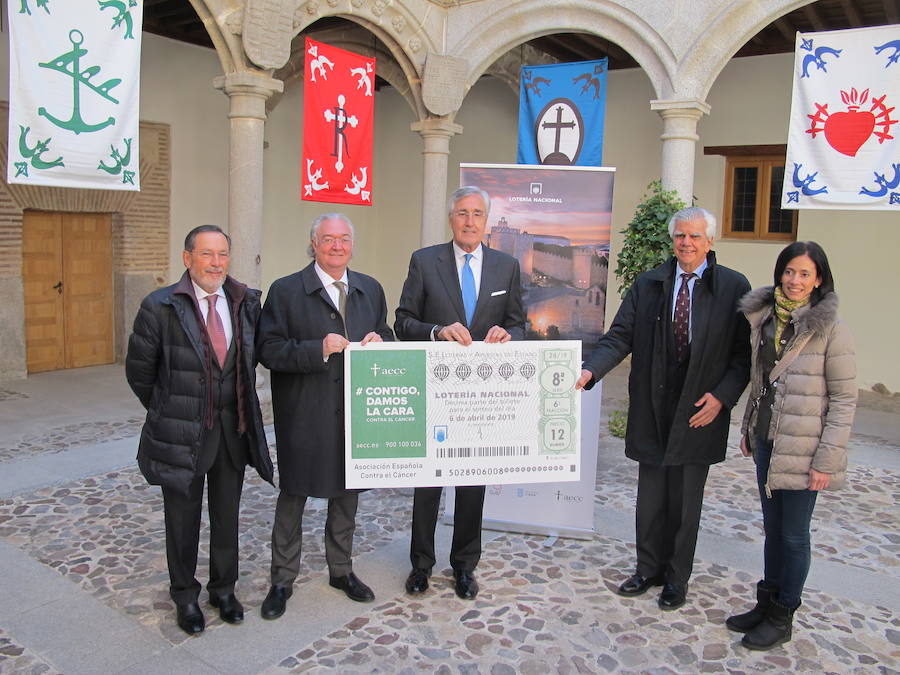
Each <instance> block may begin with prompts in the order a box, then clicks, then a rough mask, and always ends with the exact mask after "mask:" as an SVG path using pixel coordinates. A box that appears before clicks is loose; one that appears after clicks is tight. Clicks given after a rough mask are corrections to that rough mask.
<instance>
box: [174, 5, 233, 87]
mask: <svg viewBox="0 0 900 675" xmlns="http://www.w3.org/2000/svg"><path fill="white" fill-rule="evenodd" d="M188 2H190V3H191V6H192V7H193V8H194V11H195V12H197V16H198V17H200V20H201V21H202V22H203V26H204V27H205V28H206V32H207V33H208V34H209V37H210V39H211V40H212V43H213V48H214V49H215V50H216V55H217V56H218V57H219V63H220V64H221V65H222V72H223V73H224V74H226V75H227V74H228V73H233V72H234V71H235V70H238V68H239V64H240V65H243V66H246V62H247V61H246V58H245V57H244V50H243V48H242V45H241V42H240V39H238V37H237V36H236V35H235V34H233V33H232V34H227V32H226V31H223V30H222V28H223V27H222V26H221V25H220V24H219V21H218V20H217V19H216V16H218V15H227V14H228V11H227V10H225V9H224V8H220V7H217V6H218V5H221V2H220V0H188ZM210 5H213V7H210ZM231 14H232V15H234V14H240V11H239V10H237V9H234V10H233V11H232V12H231Z"/></svg>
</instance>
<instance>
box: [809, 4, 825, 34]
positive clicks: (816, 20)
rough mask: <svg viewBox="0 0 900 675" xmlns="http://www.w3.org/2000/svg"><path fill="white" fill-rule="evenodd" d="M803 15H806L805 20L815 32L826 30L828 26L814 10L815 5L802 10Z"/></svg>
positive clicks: (817, 11)
mask: <svg viewBox="0 0 900 675" xmlns="http://www.w3.org/2000/svg"><path fill="white" fill-rule="evenodd" d="M803 13H804V14H806V18H807V19H809V22H810V23H811V24H812V27H813V28H814V29H815V30H816V31H823V30H827V29H828V26H827V25H826V24H825V22H824V21H823V20H822V15H821V14H819V10H817V9H816V8H815V3H813V4H812V5H806V6H805V7H804V8H803Z"/></svg>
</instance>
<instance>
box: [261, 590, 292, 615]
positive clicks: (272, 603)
mask: <svg viewBox="0 0 900 675" xmlns="http://www.w3.org/2000/svg"><path fill="white" fill-rule="evenodd" d="M293 594H294V587H293V586H279V585H278V584H273V585H272V586H271V587H270V588H269V594H268V595H267V596H266V599H265V600H263V604H262V607H261V608H260V610H259V613H260V614H261V615H262V618H264V619H268V620H269V621H271V620H272V619H277V618H278V617H279V616H281V615H282V614H284V610H285V607H287V601H288V598H289V597H291V596H292V595H293Z"/></svg>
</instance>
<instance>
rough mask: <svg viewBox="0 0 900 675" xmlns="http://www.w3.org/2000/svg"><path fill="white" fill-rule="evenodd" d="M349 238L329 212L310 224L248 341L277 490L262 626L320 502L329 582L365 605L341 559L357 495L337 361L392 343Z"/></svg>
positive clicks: (293, 574) (281, 598) (277, 607)
mask: <svg viewBox="0 0 900 675" xmlns="http://www.w3.org/2000/svg"><path fill="white" fill-rule="evenodd" d="M353 237H354V230H353V225H352V224H351V223H350V220H349V219H348V218H347V217H346V216H344V215H342V214H339V213H326V214H323V215H321V216H319V217H318V218H316V219H315V220H314V221H313V224H312V227H311V229H310V245H309V249H308V253H309V255H310V257H312V258H314V260H313V262H311V263H310V264H309V265H307V266H306V267H305V268H303V269H302V270H300V271H299V272H296V273H294V274H291V275H290V276H287V277H283V278H281V279H278V280H277V281H275V282H274V283H273V284H272V286H271V288H270V289H269V294H268V297H267V299H266V302H265V305H264V306H263V311H262V316H261V318H260V322H259V331H258V333H257V347H258V352H259V360H260V363H262V364H263V365H264V366H266V367H267V368H269V369H270V370H271V371H272V407H273V409H274V413H275V440H276V448H277V452H278V475H279V488H280V492H279V495H278V503H277V506H276V508H275V522H274V524H273V526H272V568H271V584H272V585H271V587H270V589H269V593H268V595H267V596H266V599H265V601H264V602H263V605H262V610H261V613H262V617H263V618H264V619H277V618H278V617H279V616H281V615H282V614H283V613H284V611H285V607H286V605H287V600H288V598H290V597H291V594H292V593H293V584H294V580H295V579H296V578H297V574H298V573H299V569H300V550H301V544H302V532H301V526H302V521H303V510H304V507H305V506H306V500H307V497H323V498H327V499H328V516H327V519H326V523H325V558H326V560H327V562H328V572H329V577H330V579H329V583H330V584H331V586H333V587H334V588H337V589H339V590H342V591H344V593H346V595H347V597H349V598H350V599H351V600H356V601H358V602H368V601H371V600H374V598H375V595H374V594H373V593H372V590H371V589H370V588H369V587H368V586H367V585H366V584H364V583H363V582H362V581H361V580H360V579H359V578H358V577H357V576H356V575H355V574H354V573H353V564H352V560H351V551H352V546H353V532H354V530H355V528H356V509H357V504H358V499H359V493H358V492H356V491H349V490H347V489H346V488H345V483H344V355H343V351H344V349H345V348H346V347H347V345H349V344H350V343H351V342H359V343H361V344H363V345H365V344H367V343H369V342H380V341H382V340H393V339H394V336H393V333H391V329H390V328H388V325H387V323H386V322H387V304H386V302H385V298H384V290H383V289H382V287H381V284H379V283H378V282H377V281H376V280H375V279H373V278H372V277H370V276H367V275H365V274H360V273H359V272H353V271H351V270H348V269H347V264H348V263H349V262H350V258H351V256H352V254H353Z"/></svg>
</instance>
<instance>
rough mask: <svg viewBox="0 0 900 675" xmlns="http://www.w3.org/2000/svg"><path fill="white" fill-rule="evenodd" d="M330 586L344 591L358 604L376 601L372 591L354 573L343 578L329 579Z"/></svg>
mask: <svg viewBox="0 0 900 675" xmlns="http://www.w3.org/2000/svg"><path fill="white" fill-rule="evenodd" d="M328 584H329V585H330V586H331V587H332V588H336V589H338V590H339V591H344V593H346V594H347V597H348V598H350V599H351V600H355V601H356V602H372V600H374V599H375V594H374V593H373V592H372V589H371V588H369V587H368V586H366V585H365V584H364V583H363V582H362V581H360V579H359V577H358V576H356V575H355V574H354V573H353V572H350V574H345V575H344V576H342V577H331V578H330V579H328Z"/></svg>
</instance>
